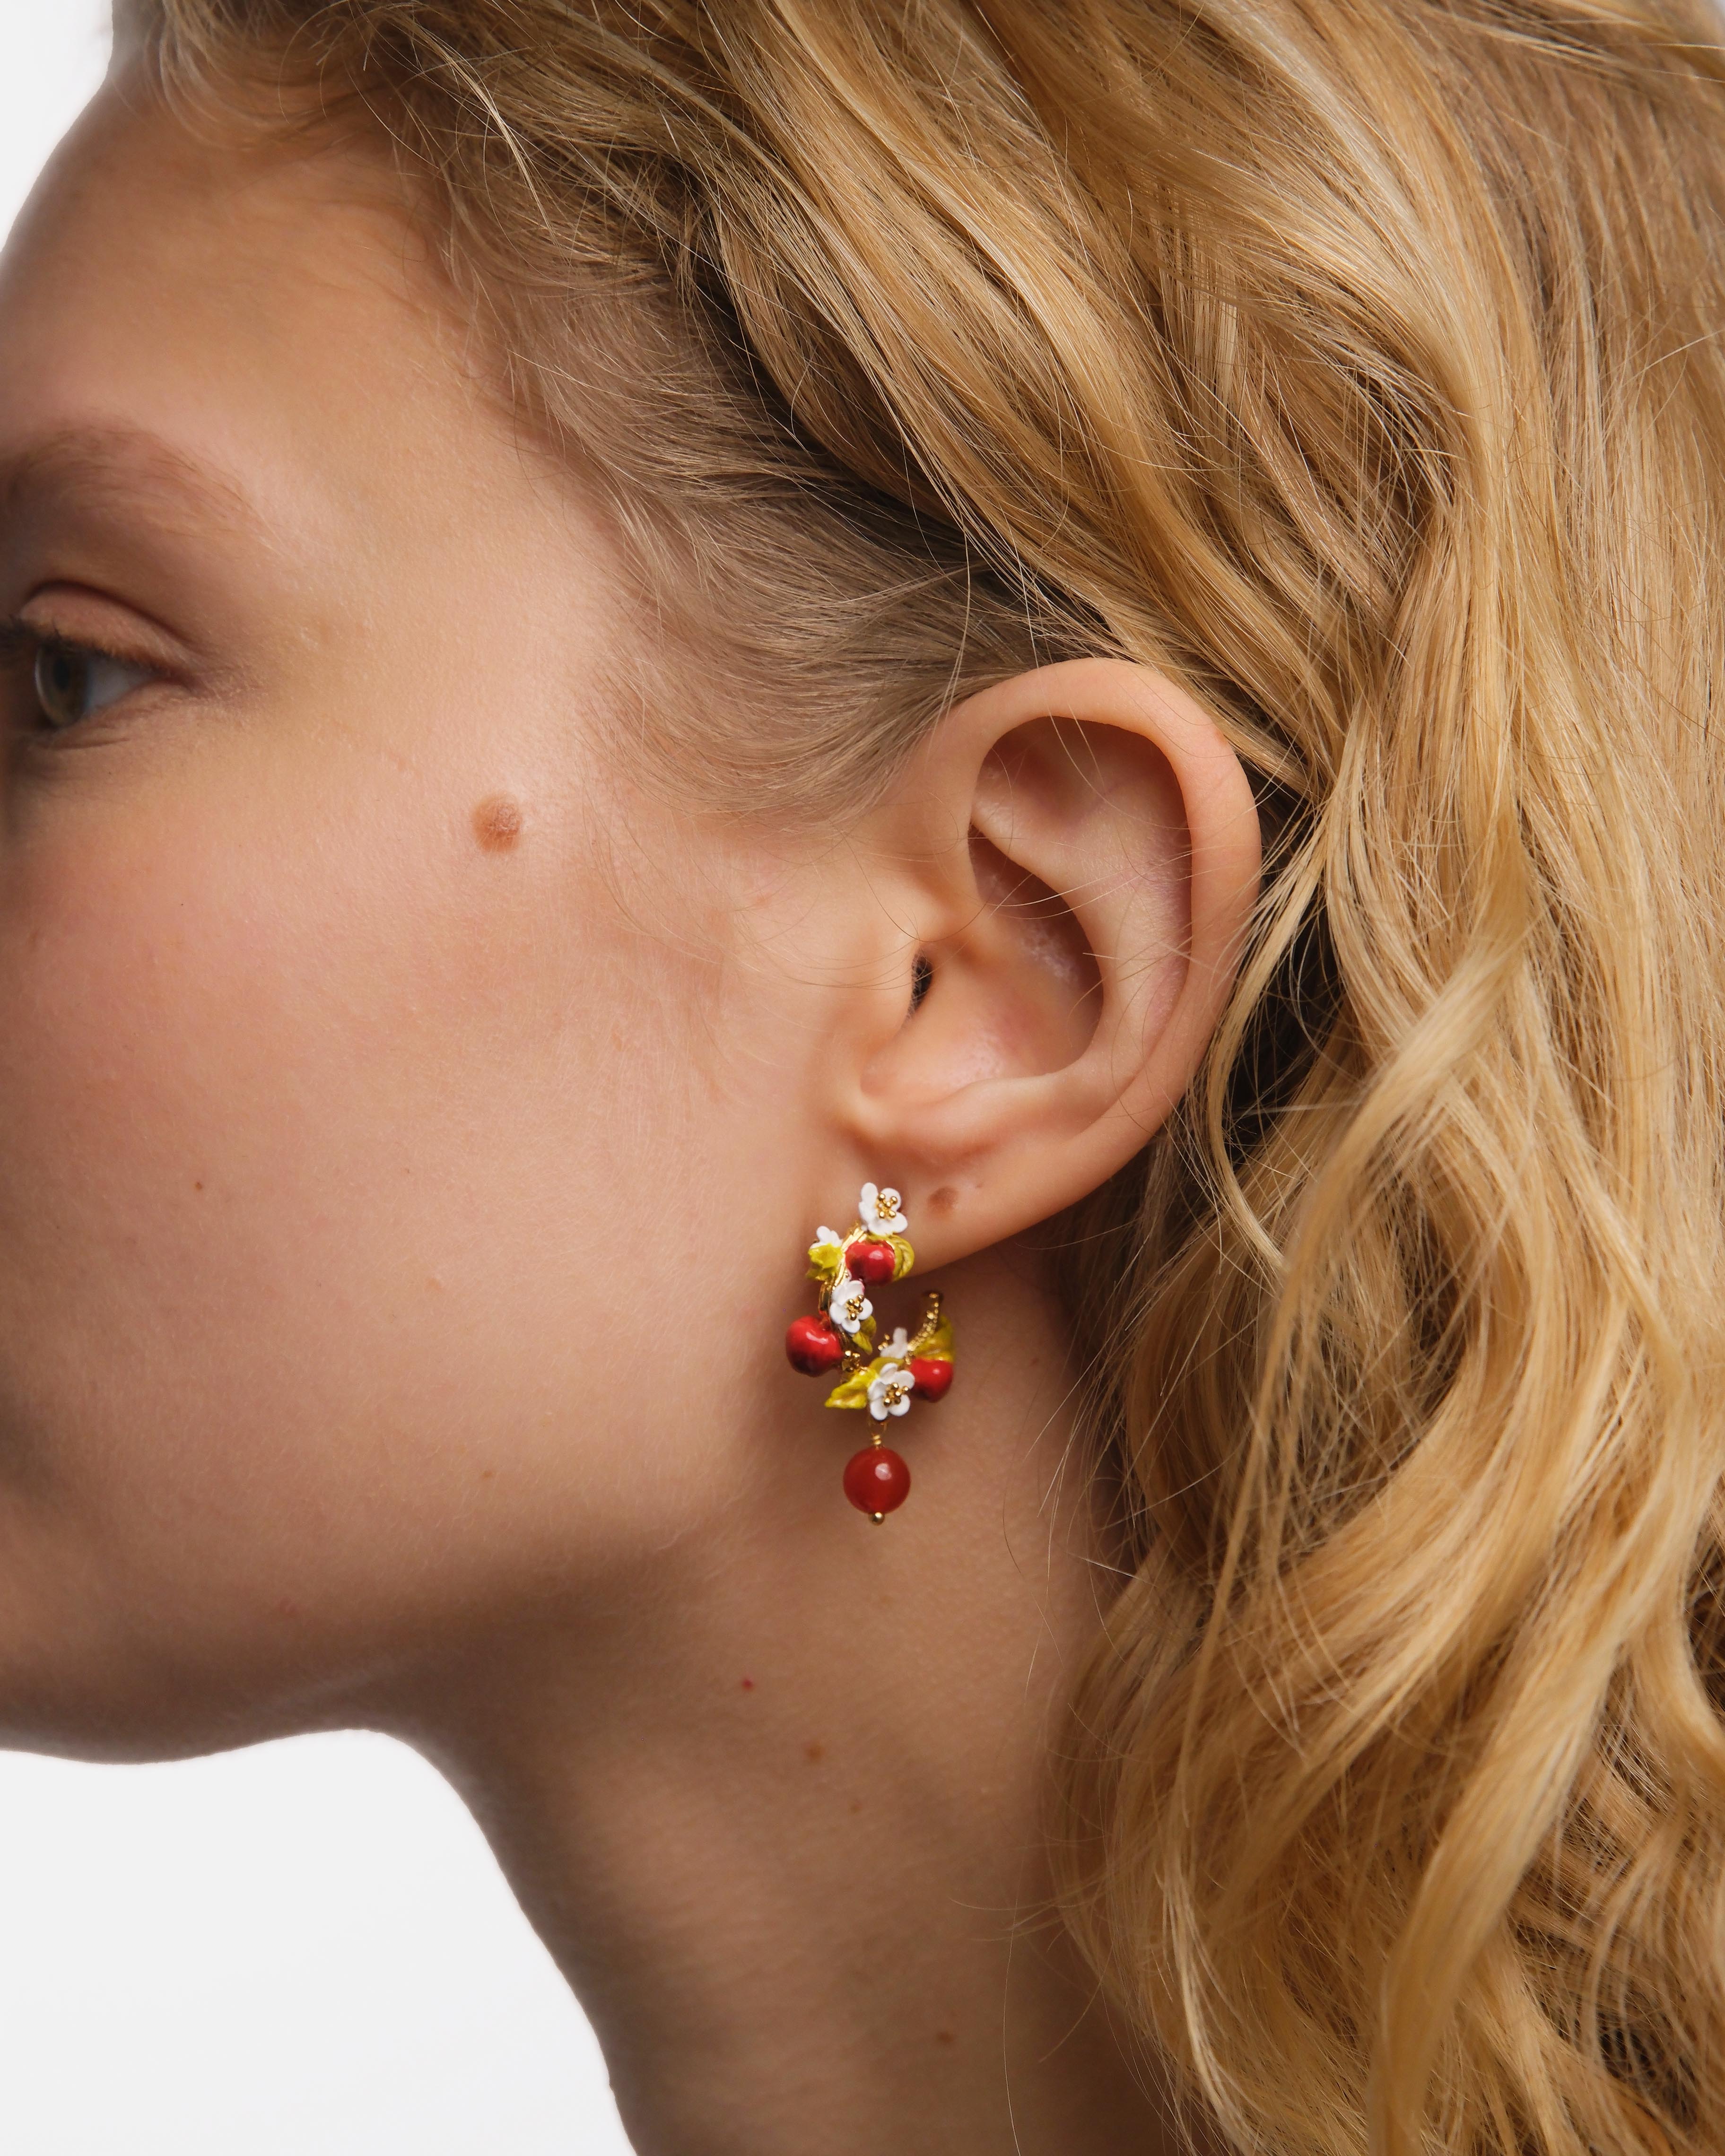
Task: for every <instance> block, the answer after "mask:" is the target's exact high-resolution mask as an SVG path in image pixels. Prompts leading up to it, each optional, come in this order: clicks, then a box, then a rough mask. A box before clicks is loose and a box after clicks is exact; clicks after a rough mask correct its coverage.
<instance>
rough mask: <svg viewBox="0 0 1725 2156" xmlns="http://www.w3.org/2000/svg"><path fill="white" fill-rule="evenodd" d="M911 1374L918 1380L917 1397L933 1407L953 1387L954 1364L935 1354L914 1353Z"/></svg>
mask: <svg viewBox="0 0 1725 2156" xmlns="http://www.w3.org/2000/svg"><path fill="white" fill-rule="evenodd" d="M911 1376H912V1377H913V1378H915V1379H916V1393H917V1397H918V1398H919V1399H925V1400H927V1402H928V1404H930V1406H931V1407H932V1405H933V1404H934V1403H935V1402H936V1401H937V1400H943V1399H945V1398H946V1397H947V1394H948V1393H949V1392H950V1391H951V1390H952V1364H951V1363H945V1362H942V1361H941V1360H940V1358H938V1357H937V1356H934V1355H913V1356H911Z"/></svg>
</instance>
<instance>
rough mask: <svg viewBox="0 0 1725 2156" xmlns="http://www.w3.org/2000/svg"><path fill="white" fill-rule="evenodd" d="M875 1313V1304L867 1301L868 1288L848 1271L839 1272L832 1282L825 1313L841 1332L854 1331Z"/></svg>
mask: <svg viewBox="0 0 1725 2156" xmlns="http://www.w3.org/2000/svg"><path fill="white" fill-rule="evenodd" d="M874 1314H875V1306H874V1304H873V1303H871V1302H870V1301H869V1291H868V1289H867V1288H866V1287H865V1286H864V1284H863V1283H862V1281H860V1280H855V1279H854V1278H853V1277H852V1276H851V1275H850V1274H849V1273H840V1274H839V1277H838V1279H837V1280H835V1281H834V1282H833V1293H832V1299H831V1301H829V1304H828V1306H827V1315H828V1316H829V1317H830V1318H831V1319H832V1321H833V1322H834V1325H836V1326H837V1327H839V1331H840V1332H856V1331H857V1330H858V1329H859V1328H860V1327H862V1326H864V1325H866V1324H867V1322H868V1321H869V1320H870V1318H871V1317H873V1316H874Z"/></svg>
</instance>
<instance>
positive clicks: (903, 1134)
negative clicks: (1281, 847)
mask: <svg viewBox="0 0 1725 2156" xmlns="http://www.w3.org/2000/svg"><path fill="white" fill-rule="evenodd" d="M863 836H864V838H865V846H866V849H867V855H868V862H869V870H870V880H871V882H872V885H873V887H874V890H875V894H876V896H877V897H878V898H879V900H880V905H881V908H882V913H881V925H882V935H881V938H880V942H879V944H878V945H877V953H878V959H879V961H880V965H881V966H882V967H884V968H885V970H886V975H887V976H888V978H890V981H891V987H890V989H889V991H888V994H887V996H886V998H881V997H879V996H876V995H874V994H870V995H868V996H867V997H866V998H865V999H864V1000H863V1001H862V1002H860V1003H859V1004H857V1005H855V1006H854V1007H853V1014H852V1015H853V1018H854V1019H855V1022H856V1024H857V1031H856V1032H855V1033H852V1032H851V1029H850V1027H845V1028H844V1029H842V1030H843V1031H845V1033H846V1034H850V1038H849V1039H848V1040H847V1041H846V1044H845V1045H846V1048H847V1050H850V1051H851V1052H849V1053H847V1054H845V1055H843V1056H841V1057H840V1058H839V1060H838V1065H837V1066H836V1067H837V1069H838V1070H839V1071H843V1072H846V1073H848V1076H847V1077H845V1078H843V1079H841V1080H840V1081H839V1083H840V1086H841V1092H842V1097H841V1098H840V1099H839V1100H836V1101H834V1102H832V1103H831V1106H832V1107H833V1108H834V1110H835V1111H837V1114H838V1116H839V1122H840V1123H841V1124H842V1126H843V1127H844V1128H845V1133H846V1135H847V1137H848V1138H849V1140H850V1142H851V1143H852V1144H853V1145H854V1146H855V1152H856V1160H857V1163H858V1165H859V1166H860V1167H861V1168H863V1169H865V1172H867V1173H878V1174H879V1175H880V1177H881V1178H883V1179H885V1178H891V1180H892V1181H893V1182H895V1183H897V1184H898V1185H899V1186H900V1187H901V1188H902V1189H903V1190H904V1192H905V1195H906V1202H907V1204H909V1206H910V1208H911V1216H912V1218H913V1219H915V1220H916V1230H917V1232H916V1245H917V1253H918V1257H919V1259H920V1260H921V1261H922V1265H925V1266H927V1265H942V1264H947V1263H950V1262H952V1260H956V1259H957V1258H960V1257H963V1256H967V1255H969V1254H970V1253H971V1252H973V1251H974V1250H981V1249H983V1248H985V1247H986V1246H987V1245H989V1244H991V1243H994V1242H998V1241H999V1240H1001V1239H1002V1238H1004V1237H1005V1236H1008V1235H1014V1234H1016V1233H1017V1232H1019V1230H1020V1229H1024V1228H1027V1227H1029V1226H1031V1225H1033V1224H1034V1223H1036V1222H1037V1221H1040V1220H1044V1219H1048V1218H1049V1216H1050V1214H1055V1213H1057V1212H1059V1211H1060V1210H1061V1209H1063V1208H1064V1207H1065V1206H1067V1205H1070V1204H1073V1203H1074V1202H1075V1201H1076V1199H1080V1198H1082V1197H1083V1196H1085V1195H1086V1193H1088V1192H1090V1191H1091V1190H1094V1189H1095V1188H1096V1187H1097V1186H1098V1185H1099V1184H1101V1183H1104V1182H1106V1179H1107V1178H1108V1177H1109V1176H1111V1174H1112V1173H1114V1172H1115V1170H1116V1169H1117V1168H1121V1167H1122V1166H1123V1165H1124V1164H1125V1163H1126V1162H1127V1161H1128V1160H1129V1159H1130V1158H1132V1155H1133V1154H1134V1153H1135V1152H1137V1151H1138V1150H1139V1149H1140V1147H1142V1146H1143V1144H1144V1143H1145V1142H1146V1141H1147V1139H1148V1138H1149V1137H1150V1136H1151V1135H1152V1133H1153V1132H1154V1131H1156V1129H1157V1128H1158V1127H1159V1126H1160V1125H1161V1123H1162V1122H1163V1120H1164V1119H1165V1118H1166V1117H1167V1116H1168V1113H1169V1111H1171V1110H1172V1108H1173V1106H1174V1105H1175V1103H1176V1102H1177V1101H1178V1100H1179V1098H1180V1096H1181V1095H1182V1094H1183V1092H1184V1091H1186V1089H1187V1087H1188V1086H1189V1084H1190V1083H1191V1081H1192V1080H1193V1078H1194V1075H1195V1074H1196V1072H1197V1070H1198V1069H1199V1065H1200V1064H1201V1063H1202V1061H1203V1060H1204V1053H1205V1050H1206V1049H1207V1047H1208V1045H1209V1040H1210V1037H1211V1035H1212V1034H1213V1033H1214V1029H1215V1027H1216V1024H1217V1022H1218V1020H1219V1018H1220V1016H1221V1014H1222V1010H1223V1008H1224V1004H1225V1003H1226V1001H1227V998H1228V995H1229V992H1230V988H1231V987H1232V985H1233V982H1234V978H1235V969H1236V968H1237V966H1238V963H1239V960H1240V952H1241V950H1242V947H1243V946H1244V943H1245V937H1246V932H1247V929H1248V927H1249V925H1250V920H1251V915H1252V909H1253V906H1254V903H1255V900H1256V897H1257V894H1258V884H1259V875H1260V839H1259V829H1258V816H1257V810H1256V807H1255V803H1254V802H1253V798H1252V793H1251V788H1250V783H1248V781H1247V778H1246V775H1245V771H1244V769H1243V768H1242V767H1241V765H1240V759H1239V758H1238V757H1236V756H1235V753H1234V752H1233V750H1232V749H1231V748H1230V747H1229V746H1228V743H1227V742H1226V741H1225V740H1224V738H1223V737H1222V735H1221V733H1220V731H1219V730H1218V728H1217V726H1215V724H1214V721H1212V720H1211V719H1210V718H1209V716H1208V715H1207V714H1206V713H1205V712H1204V711H1203V710H1202V709H1201V708H1200V707H1199V706H1198V705H1197V704H1196V703H1194V701H1193V700H1192V699H1191V697H1189V696H1187V695H1185V694H1184V693H1183V691H1182V690H1179V689H1177V688H1176V687H1175V686H1174V685H1173V683H1171V682H1169V681H1168V680H1164V679H1163V677H1162V676H1161V675H1158V674H1155V673H1153V672H1151V671H1150V670H1147V669H1146V668H1143V667H1140V666H1134V665H1130V664H1128V663H1127V662H1126V661H1124V660H1077V661H1075V662H1072V663H1070V664H1067V665H1059V666H1048V667H1043V668H1040V669H1039V670H1037V671H1035V672H1034V673H1030V674H1024V675H1018V676H1017V677H1016V678H1014V680H1010V681H1007V682H1004V683H1001V684H1000V685H998V686H996V687H994V688H991V689H988V690H983V692H982V693H981V694H980V695H978V696H973V697H971V698H969V699H968V701H966V702H964V703H963V704H961V705H959V706H956V707H955V709H954V710H953V711H952V712H951V713H949V714H948V716H947V718H946V719H945V720H944V721H942V725H941V726H940V727H939V728H938V729H937V731H936V733H935V735H934V736H933V737H932V739H931V741H930V742H929V743H928V744H927V747H926V748H925V750H924V751H923V752H922V754H921V755H920V756H919V757H917V758H916V760H915V761H914V762H913V764H912V765H911V767H910V768H909V769H908V770H907V771H906V773H905V774H904V776H903V778H902V780H901V783H899V784H898V785H897V786H896V788H895V789H894V793H893V795H892V797H891V798H890V799H889V800H888V801H886V803H883V805H882V806H881V808H880V809H879V810H878V811H876V812H875V814H874V815H873V816H872V817H871V818H870V823H869V826H868V828H867V829H866V831H865V834H863ZM880 978H881V975H880V973H879V972H876V973H875V981H876V982H879V981H880ZM859 1051H860V1052H859Z"/></svg>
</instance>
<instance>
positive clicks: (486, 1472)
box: [480, 1467, 497, 1482]
mask: <svg viewBox="0 0 1725 2156" xmlns="http://www.w3.org/2000/svg"><path fill="white" fill-rule="evenodd" d="M496 1479H497V1471H496V1469H495V1467H485V1468H481V1469H480V1481H481V1482H495V1481H496Z"/></svg>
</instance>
